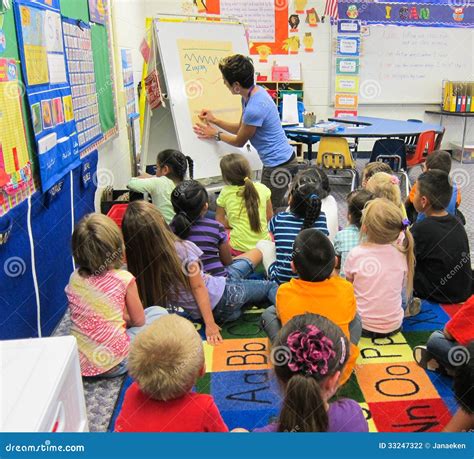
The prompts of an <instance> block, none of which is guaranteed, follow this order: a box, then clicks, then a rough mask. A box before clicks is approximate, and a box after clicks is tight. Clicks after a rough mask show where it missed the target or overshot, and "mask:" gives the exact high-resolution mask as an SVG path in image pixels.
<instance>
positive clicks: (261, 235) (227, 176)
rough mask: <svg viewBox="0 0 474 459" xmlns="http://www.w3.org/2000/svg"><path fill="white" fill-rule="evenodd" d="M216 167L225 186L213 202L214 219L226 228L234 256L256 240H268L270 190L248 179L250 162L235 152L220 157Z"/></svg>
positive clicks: (251, 245) (270, 209) (241, 252)
mask: <svg viewBox="0 0 474 459" xmlns="http://www.w3.org/2000/svg"><path fill="white" fill-rule="evenodd" d="M220 167H221V172H222V178H223V179H224V182H225V183H226V184H227V185H226V186H224V188H223V189H222V191H221V192H220V194H219V197H218V198H217V201H216V204H217V210H216V220H218V221H219V222H221V223H222V224H223V225H224V226H225V227H226V228H229V229H230V246H231V250H232V255H235V256H237V255H241V254H243V253H244V252H247V251H249V250H251V249H253V248H255V245H256V244H257V242H258V241H260V240H270V235H269V234H268V230H267V222H268V220H270V218H271V217H272V216H273V210H272V203H271V199H270V198H271V192H270V190H269V188H267V187H266V186H265V185H263V184H262V183H258V182H255V183H254V182H252V180H251V178H250V176H251V173H252V171H251V169H250V163H249V162H248V160H247V159H246V158H245V157H244V156H242V155H240V154H238V153H232V154H229V155H226V156H224V157H223V158H222V160H221V163H220Z"/></svg>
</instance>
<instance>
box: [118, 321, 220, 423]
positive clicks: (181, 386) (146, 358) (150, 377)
mask: <svg viewBox="0 0 474 459" xmlns="http://www.w3.org/2000/svg"><path fill="white" fill-rule="evenodd" d="M128 368H129V373H130V376H131V377H132V378H133V379H134V380H135V381H134V383H133V384H132V385H131V386H130V387H129V388H128V389H127V392H126V393H125V397H124V400H123V405H122V408H121V410H120V414H119V416H118V418H117V422H116V423H115V431H116V432H227V431H228V429H227V426H226V425H225V423H224V421H223V420H222V417H221V415H220V413H219V410H218V408H217V406H216V404H215V403H214V400H213V398H212V396H211V395H207V394H197V393H195V392H192V389H193V386H194V385H195V384H196V381H197V380H198V378H200V377H201V376H203V375H204V374H205V372H206V370H205V364H204V349H203V345H202V341H201V337H200V336H199V334H198V332H197V331H196V329H195V328H194V324H193V323H192V322H190V321H188V320H186V319H184V318H183V317H180V316H179V315H177V314H170V315H169V316H167V317H163V319H162V320H159V321H158V322H156V323H154V324H153V325H151V326H150V327H148V328H147V329H146V330H145V331H144V332H142V333H140V334H139V335H138V336H137V337H136V339H135V341H134V342H133V344H132V346H131V348H130V357H129V361H128Z"/></svg>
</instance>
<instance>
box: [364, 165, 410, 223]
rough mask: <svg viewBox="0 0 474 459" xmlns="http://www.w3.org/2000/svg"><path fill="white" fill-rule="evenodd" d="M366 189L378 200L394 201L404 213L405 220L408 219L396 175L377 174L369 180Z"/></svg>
mask: <svg viewBox="0 0 474 459" xmlns="http://www.w3.org/2000/svg"><path fill="white" fill-rule="evenodd" d="M365 188H366V189H367V190H368V191H370V192H371V193H373V194H374V195H375V197H376V198H385V199H388V200H389V201H392V202H393V203H394V204H395V205H396V206H397V207H399V208H400V210H401V211H402V214H403V218H408V216H407V211H406V209H405V206H404V204H403V203H402V194H401V191H400V179H399V178H398V177H397V176H396V175H392V174H387V173H386V172H377V173H376V174H374V175H372V177H370V178H369V180H368V181H367V185H366V187H365Z"/></svg>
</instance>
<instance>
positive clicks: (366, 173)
mask: <svg viewBox="0 0 474 459" xmlns="http://www.w3.org/2000/svg"><path fill="white" fill-rule="evenodd" d="M378 172H385V173H386V174H390V175H392V174H393V171H392V168H391V167H390V166H389V165H388V164H387V163H384V162H382V161H373V162H371V163H367V164H366V165H365V167H364V170H363V171H362V188H366V187H367V182H368V181H369V179H370V178H371V177H372V176H373V175H375V174H377V173H378Z"/></svg>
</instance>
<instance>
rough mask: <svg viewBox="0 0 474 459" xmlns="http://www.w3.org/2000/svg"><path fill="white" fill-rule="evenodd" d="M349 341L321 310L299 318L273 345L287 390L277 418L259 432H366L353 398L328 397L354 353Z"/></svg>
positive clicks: (361, 414)
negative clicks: (350, 353) (332, 399)
mask: <svg viewBox="0 0 474 459" xmlns="http://www.w3.org/2000/svg"><path fill="white" fill-rule="evenodd" d="M349 349H350V348H349V341H348V339H347V337H346V336H345V335H344V333H343V331H342V330H341V329H340V328H339V327H338V326H337V325H336V324H334V323H333V322H331V321H330V320H328V319H326V318H325V317H323V316H320V315H317V314H304V315H299V316H295V317H294V318H293V319H291V320H290V321H289V322H288V323H287V324H286V325H285V326H284V327H283V328H282V329H281V330H280V332H279V333H278V335H277V337H276V339H275V342H274V343H273V350H272V360H273V363H274V365H275V374H276V377H277V379H278V381H279V383H280V386H281V387H282V390H283V392H284V399H283V403H282V409H281V412H280V415H279V418H278V422H276V423H273V424H269V425H267V426H266V427H263V428H259V429H255V432H367V431H368V426H367V421H366V420H365V418H364V415H363V412H362V409H361V407H360V406H359V404H358V403H357V402H355V401H354V400H349V399H340V400H336V401H333V402H331V403H330V402H329V400H330V399H331V398H332V397H333V396H334V394H335V393H336V392H337V389H338V386H339V379H340V376H341V371H342V369H343V368H344V365H345V364H346V362H347V359H348V357H349V354H348V352H349Z"/></svg>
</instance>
